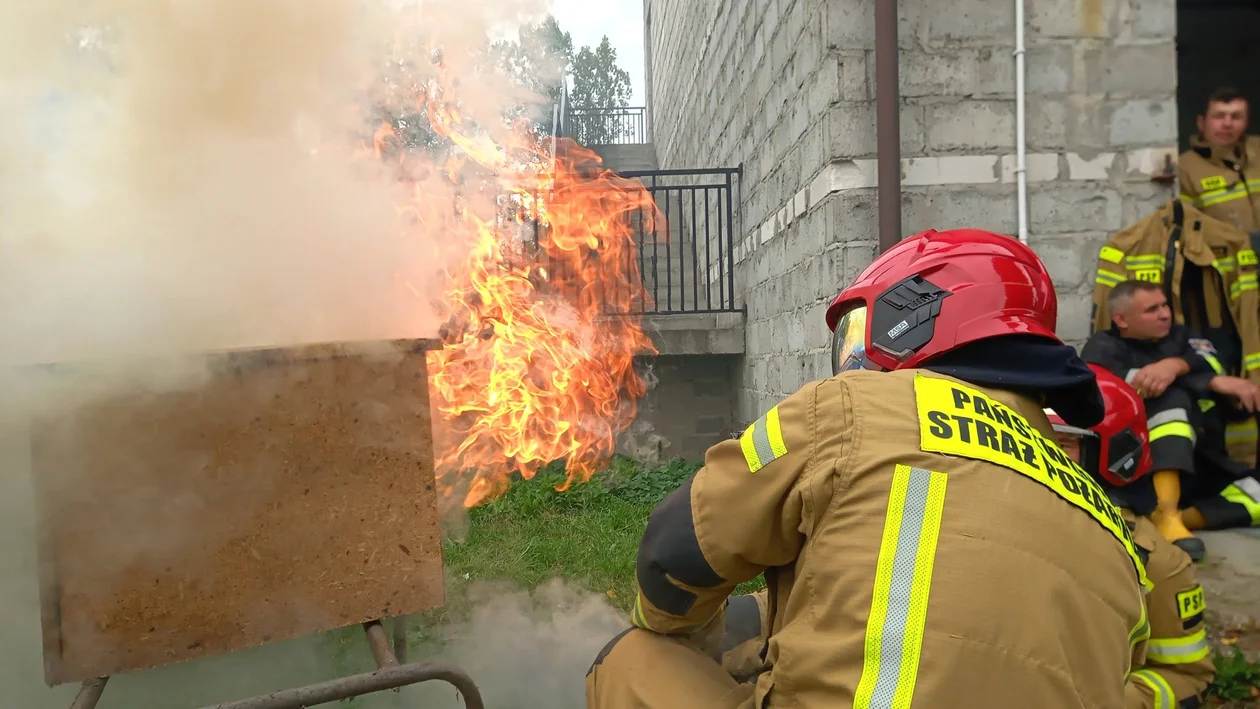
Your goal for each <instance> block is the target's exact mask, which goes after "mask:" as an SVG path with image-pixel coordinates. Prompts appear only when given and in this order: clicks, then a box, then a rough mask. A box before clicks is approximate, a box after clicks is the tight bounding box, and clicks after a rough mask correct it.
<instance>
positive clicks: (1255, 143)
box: [1177, 135, 1260, 232]
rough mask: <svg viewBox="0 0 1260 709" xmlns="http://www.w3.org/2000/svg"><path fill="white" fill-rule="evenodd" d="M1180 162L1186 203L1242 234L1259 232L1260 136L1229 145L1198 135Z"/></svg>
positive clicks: (1182, 187)
mask: <svg viewBox="0 0 1260 709" xmlns="http://www.w3.org/2000/svg"><path fill="white" fill-rule="evenodd" d="M1178 162H1179V163H1180V164H1179V165H1178V167H1177V172H1178V181H1179V182H1180V184H1181V198H1182V199H1183V200H1185V201H1187V202H1189V203H1190V204H1193V205H1194V206H1195V207H1196V208H1197V209H1201V210H1203V211H1204V212H1207V213H1208V214H1210V215H1211V216H1213V217H1215V218H1217V219H1219V220H1221V221H1223V222H1225V223H1227V224H1231V225H1233V226H1234V227H1237V228H1238V229H1240V230H1242V231H1245V232H1253V231H1260V136H1254V135H1249V136H1245V137H1244V138H1243V139H1242V141H1240V142H1239V144H1237V145H1229V146H1219V145H1211V144H1210V143H1208V142H1206V141H1204V140H1202V139H1201V138H1199V137H1197V136H1196V137H1194V138H1192V139H1191V141H1190V149H1189V150H1187V151H1186V152H1184V153H1182V154H1181V158H1180V159H1179V161H1178Z"/></svg>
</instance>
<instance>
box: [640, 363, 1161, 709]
mask: <svg viewBox="0 0 1260 709" xmlns="http://www.w3.org/2000/svg"><path fill="white" fill-rule="evenodd" d="M1141 556H1142V553H1141V552H1140V551H1139V550H1138V548H1137V547H1136V546H1135V544H1134V542H1133V538H1132V536H1131V532H1130V530H1129V528H1128V526H1127V525H1126V524H1125V523H1124V520H1123V518H1122V517H1121V514H1120V511H1119V510H1118V509H1117V508H1116V507H1114V506H1113V505H1112V504H1111V503H1110V502H1109V501H1108V500H1107V498H1106V496H1105V494H1103V492H1102V491H1101V490H1100V489H1099V488H1098V487H1097V485H1096V484H1095V483H1093V482H1092V480H1091V479H1090V478H1089V476H1088V475H1087V474H1086V473H1085V472H1084V471H1082V470H1081V469H1080V468H1079V467H1078V466H1076V464H1075V463H1073V462H1072V461H1071V460H1070V459H1069V458H1068V457H1067V456H1066V455H1065V454H1064V453H1063V452H1062V451H1061V450H1060V449H1059V448H1058V446H1057V445H1056V444H1055V443H1054V433H1053V430H1052V428H1051V426H1050V423H1049V421H1048V420H1047V419H1046V416H1045V414H1044V412H1043V411H1042V404H1041V403H1040V402H1036V401H1032V400H1030V399H1027V398H1023V397H1021V396H1017V395H1015V394H1012V393H1009V392H1004V391H998V390H993V389H981V388H978V387H973V386H969V385H966V384H963V383H961V382H958V381H957V380H954V379H951V378H948V377H944V376H941V375H937V374H934V373H931V372H928V371H926V370H908V371H901V372H888V373H880V372H869V371H853V372H846V373H843V374H841V375H839V376H836V377H833V378H831V379H827V380H824V381H821V382H816V383H813V384H810V385H808V386H806V387H805V388H803V389H802V390H801V391H799V392H797V393H795V394H793V395H792V396H790V397H788V398H787V399H785V400H784V401H783V402H782V403H780V404H779V405H778V406H776V407H774V408H773V409H771V410H770V411H769V412H767V413H766V414H765V415H764V416H763V417H762V418H761V419H759V420H758V421H757V422H755V423H754V424H753V425H752V426H751V427H749V429H748V431H746V432H745V434H744V436H743V437H742V438H741V439H739V440H732V441H728V442H723V443H720V444H718V445H716V446H714V447H713V448H711V449H710V450H709V453H708V456H707V458H706V461H705V466H704V467H703V468H702V469H701V470H700V471H699V472H698V473H697V474H696V475H695V477H694V478H693V479H692V480H691V481H690V482H689V483H688V484H687V485H686V486H685V487H684V488H683V489H681V490H680V491H679V492H678V493H676V494H674V495H672V496H670V497H668V498H666V500H665V501H664V502H662V504H661V505H660V506H659V507H658V508H657V509H656V510H655V511H654V512H653V515H652V520H651V522H650V523H649V526H648V531H647V533H646V534H645V535H644V539H643V543H642V548H641V553H640V556H639V565H638V569H637V579H638V584H639V594H638V598H637V601H636V605H635V608H634V611H633V613H632V619H633V622H634V623H635V625H637V626H639V627H640V628H643V629H647V630H651V631H654V632H655V633H662V634H670V635H674V636H676V637H680V638H688V637H690V638H691V639H692V640H693V641H696V639H697V638H698V639H699V642H701V643H707V641H708V639H711V638H714V637H717V638H720V636H721V632H720V630H721V628H722V620H723V609H724V606H725V604H726V601H727V599H728V596H729V594H730V593H731V592H732V590H733V589H734V588H735V586H736V585H737V584H739V583H741V582H744V581H747V580H749V579H752V578H754V577H756V576H757V575H758V574H759V573H762V572H763V571H764V572H765V573H766V578H767V582H768V587H769V589H768V590H769V601H768V603H767V604H766V605H767V613H768V615H769V616H770V617H769V618H768V619H767V620H766V628H767V629H768V631H769V643H768V651H767V656H766V661H767V664H768V665H769V667H770V669H769V670H768V671H767V672H764V673H763V674H761V675H759V676H758V677H757V679H756V688H755V690H754V695H755V696H754V697H752V701H751V703H748V704H746V705H745V704H741V705H740V706H749V707H754V706H755V707H789V706H790V707H801V708H804V709H813V708H815V707H817V708H819V709H821V708H823V707H826V708H828V709H831V708H834V707H866V706H874V705H882V706H905V707H911V708H912V709H927V708H931V709H951V708H955V707H956V708H958V709H962V708H964V707H965V708H967V709H984V708H987V707H994V708H997V707H1021V709H1061V708H1062V707H1089V708H1096V709H1115V708H1116V707H1121V706H1124V703H1125V693H1126V689H1125V685H1126V680H1127V678H1128V676H1129V672H1130V669H1134V668H1140V667H1142V666H1143V665H1144V663H1145V659H1146V646H1147V638H1148V637H1149V634H1150V627H1149V623H1148V620H1147V617H1146V612H1145V607H1146V606H1145V603H1144V600H1143V599H1144V591H1145V588H1144V585H1143V584H1144V583H1146V584H1149V581H1146V577H1145V567H1144V564H1143V563H1142V561H1141ZM715 628H716V629H717V630H718V632H717V633H714V632H713V631H714V629H715ZM708 654H709V655H710V656H711V657H713V658H715V660H716V659H717V658H718V657H719V652H718V650H717V649H716V648H713V649H711V650H709V651H708ZM642 681H645V682H651V681H652V680H651V678H649V677H645V678H643V679H642Z"/></svg>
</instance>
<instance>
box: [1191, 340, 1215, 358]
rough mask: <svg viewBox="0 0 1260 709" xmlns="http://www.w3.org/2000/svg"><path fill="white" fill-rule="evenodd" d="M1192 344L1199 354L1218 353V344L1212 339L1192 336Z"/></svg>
mask: <svg viewBox="0 0 1260 709" xmlns="http://www.w3.org/2000/svg"><path fill="white" fill-rule="evenodd" d="M1190 346H1191V347H1193V348H1194V351H1195V352H1198V353H1199V354H1212V355H1214V354H1216V346H1215V345H1213V344H1212V341H1211V340H1205V339H1203V338H1201V337H1191V338H1190Z"/></svg>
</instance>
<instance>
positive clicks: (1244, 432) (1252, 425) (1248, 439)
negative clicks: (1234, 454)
mask: <svg viewBox="0 0 1260 709" xmlns="http://www.w3.org/2000/svg"><path fill="white" fill-rule="evenodd" d="M1258 438H1260V428H1257V427H1256V420H1255V419H1247V420H1246V421H1235V422H1233V423H1227V424H1225V442H1226V443H1254V442H1255V441H1256V440H1257V439H1258Z"/></svg>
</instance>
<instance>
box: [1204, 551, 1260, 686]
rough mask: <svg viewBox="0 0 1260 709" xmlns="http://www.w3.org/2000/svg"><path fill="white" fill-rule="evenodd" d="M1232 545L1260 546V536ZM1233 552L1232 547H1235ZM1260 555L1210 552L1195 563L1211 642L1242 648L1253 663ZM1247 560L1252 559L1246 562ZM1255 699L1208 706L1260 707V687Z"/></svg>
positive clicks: (1259, 640)
mask: <svg viewBox="0 0 1260 709" xmlns="http://www.w3.org/2000/svg"><path fill="white" fill-rule="evenodd" d="M1233 542H1234V543H1233V544H1231V545H1230V546H1231V547H1235V548H1237V547H1236V546H1235V545H1237V544H1239V543H1241V544H1243V548H1244V549H1245V548H1246V547H1252V548H1260V538H1256V539H1255V540H1254V542H1253V541H1252V540H1250V539H1248V540H1246V541H1245V542H1244V541H1243V540H1242V539H1241V538H1235V539H1234V540H1233ZM1231 551H1232V550H1231ZM1256 558H1260V554H1254V553H1253V554H1245V555H1238V554H1225V555H1223V556H1222V555H1217V554H1212V553H1210V552H1209V555H1208V558H1207V559H1205V560H1204V561H1203V562H1201V563H1199V564H1196V565H1195V573H1196V574H1197V576H1198V578H1199V582H1200V583H1201V584H1203V591H1204V595H1205V597H1206V600H1207V606H1208V610H1207V612H1206V614H1205V616H1206V619H1207V624H1208V629H1207V634H1208V641H1209V642H1210V643H1211V644H1212V646H1213V649H1214V650H1216V651H1222V650H1224V651H1226V652H1229V651H1230V650H1231V649H1232V648H1238V649H1240V650H1242V651H1243V654H1244V655H1245V656H1246V658H1247V659H1248V660H1249V661H1251V662H1260V567H1257V566H1256V565H1255V563H1254V562H1255V559H1256ZM1243 559H1246V560H1247V561H1248V562H1251V563H1247V562H1244V561H1243ZM1252 692H1253V696H1255V698H1254V699H1252V700H1251V701H1244V702H1237V701H1235V702H1228V703H1223V704H1215V703H1213V702H1212V701H1209V702H1208V703H1207V706H1211V707H1219V708H1220V709H1260V688H1257V689H1253V690H1252Z"/></svg>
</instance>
